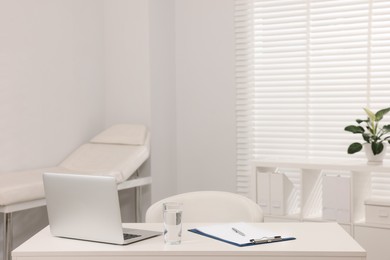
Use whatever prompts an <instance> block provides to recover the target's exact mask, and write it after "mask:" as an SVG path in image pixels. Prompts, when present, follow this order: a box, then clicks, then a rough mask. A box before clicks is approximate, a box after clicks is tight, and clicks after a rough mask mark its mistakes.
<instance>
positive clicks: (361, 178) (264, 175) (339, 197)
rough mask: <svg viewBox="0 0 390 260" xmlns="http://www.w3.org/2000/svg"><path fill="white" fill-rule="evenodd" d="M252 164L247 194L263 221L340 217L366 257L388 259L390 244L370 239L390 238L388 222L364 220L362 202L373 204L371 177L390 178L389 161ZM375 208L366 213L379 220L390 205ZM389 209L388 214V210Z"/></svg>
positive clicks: (389, 180) (279, 161) (338, 220)
mask: <svg viewBox="0 0 390 260" xmlns="http://www.w3.org/2000/svg"><path fill="white" fill-rule="evenodd" d="M252 166H253V167H252V173H253V174H252V175H251V178H253V180H252V181H251V185H252V187H251V189H250V190H251V192H250V194H251V197H252V199H253V200H255V201H256V202H257V203H258V204H259V205H260V206H261V207H262V208H263V210H264V219H265V221H269V222H271V221H274V222H276V221H278V222H288V221H334V222H338V223H339V224H340V225H341V226H342V227H343V228H344V229H345V230H346V231H347V232H349V233H350V234H351V235H352V236H354V237H355V239H356V240H357V241H358V242H360V241H361V243H362V246H363V247H365V246H366V247H367V248H366V250H367V251H368V260H381V259H384V258H380V257H378V256H380V255H381V253H380V252H382V253H383V254H386V256H387V258H386V259H387V260H388V259H390V248H389V247H388V246H386V245H385V244H383V243H375V242H373V241H374V240H376V235H375V234H376V233H378V236H379V237H383V238H387V240H386V241H387V242H388V241H390V225H379V224H378V225H375V223H369V225H368V224H367V223H366V207H365V204H367V205H369V206H370V205H371V204H372V203H371V202H370V201H372V200H371V198H372V190H371V179H372V176H375V174H379V175H380V176H381V178H387V180H385V182H389V183H390V164H389V163H383V164H380V165H370V164H367V163H366V162H365V161H356V160H350V161H326V160H323V161H314V160H305V161H287V160H262V161H258V162H254V163H253V165H252ZM387 174H388V175H387ZM375 201H376V200H375ZM370 203H371V204H370ZM388 205H390V204H388ZM374 207H375V208H374V209H371V211H370V212H372V214H377V215H378V217H377V218H380V220H383V219H385V217H381V215H380V214H382V215H384V214H385V213H383V212H384V210H387V209H390V208H386V207H385V208H384V209H383V208H381V206H380V205H379V206H378V205H375V206H374ZM374 210H376V211H374ZM380 210H382V211H380ZM377 211H378V212H379V211H380V212H379V213H378V212H377ZM388 213H389V218H390V211H389V212H388ZM367 216H368V217H369V218H370V215H367ZM374 216H376V215H374ZM371 218H373V217H372V216H371ZM383 221H386V220H383ZM381 223H384V222H381ZM367 225H368V226H367ZM371 251H375V253H373V252H371Z"/></svg>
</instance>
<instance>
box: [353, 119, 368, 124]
mask: <svg viewBox="0 0 390 260" xmlns="http://www.w3.org/2000/svg"><path fill="white" fill-rule="evenodd" d="M363 122H366V123H367V122H368V120H367V119H366V120H362V119H356V123H358V124H361V123H363Z"/></svg>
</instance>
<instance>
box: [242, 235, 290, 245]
mask: <svg viewBox="0 0 390 260" xmlns="http://www.w3.org/2000/svg"><path fill="white" fill-rule="evenodd" d="M281 240H283V238H282V237H281V236H273V237H262V238H259V239H251V240H250V242H251V243H252V244H263V243H271V242H276V241H281Z"/></svg>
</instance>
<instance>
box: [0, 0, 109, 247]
mask: <svg viewBox="0 0 390 260" xmlns="http://www.w3.org/2000/svg"><path fill="white" fill-rule="evenodd" d="M102 15H103V12H102V2H101V1H96V0H84V1H79V0H66V1H63V0H50V1H49V0H34V1H31V0H0V144H1V145H0V158H2V159H1V160H0V173H2V172H6V171H14V170H20V169H29V168H40V167H45V166H53V165H56V164H58V163H59V162H60V161H62V160H63V159H64V158H65V156H67V155H68V154H69V153H70V152H71V151H73V150H74V149H75V147H78V146H79V145H80V144H81V143H83V142H85V141H86V140H88V139H89V138H90V137H91V136H93V135H94V134H96V133H97V131H98V130H100V129H102V128H103V127H104V118H103V117H102V114H103V113H104V81H103V76H104V73H103V42H102V35H103V19H102V18H103V16H102ZM45 219H46V211H45V209H43V208H39V209H34V210H31V211H28V212H20V213H16V214H14V223H15V225H14V234H15V241H14V242H15V243H14V244H15V245H18V244H19V243H20V241H23V240H24V239H25V238H26V237H29V236H30V235H32V234H33V233H34V232H36V231H37V230H39V229H40V228H42V227H43V226H45V225H47V221H46V220H45Z"/></svg>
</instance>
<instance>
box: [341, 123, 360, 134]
mask: <svg viewBox="0 0 390 260" xmlns="http://www.w3.org/2000/svg"><path fill="white" fill-rule="evenodd" d="M344 130H345V131H348V132H352V133H354V134H363V133H364V128H363V127H361V126H355V125H349V126H347V127H345V128H344Z"/></svg>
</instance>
